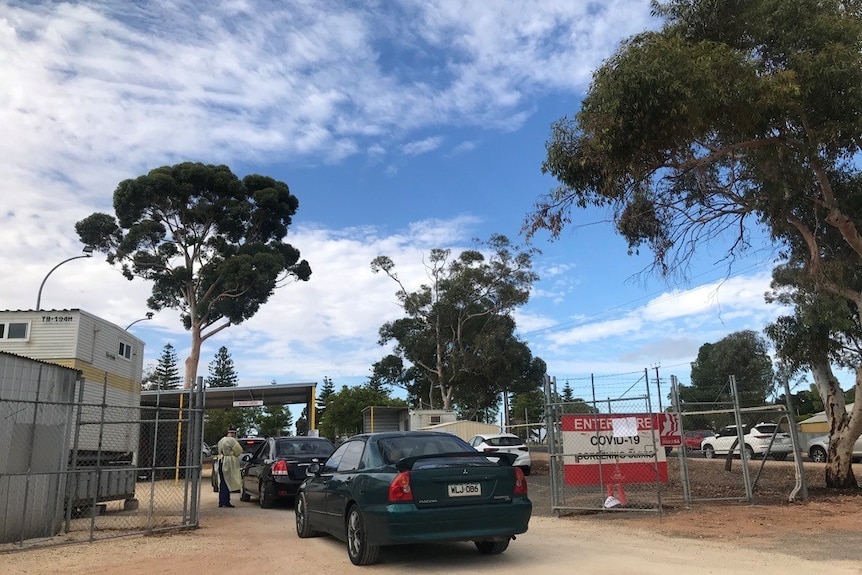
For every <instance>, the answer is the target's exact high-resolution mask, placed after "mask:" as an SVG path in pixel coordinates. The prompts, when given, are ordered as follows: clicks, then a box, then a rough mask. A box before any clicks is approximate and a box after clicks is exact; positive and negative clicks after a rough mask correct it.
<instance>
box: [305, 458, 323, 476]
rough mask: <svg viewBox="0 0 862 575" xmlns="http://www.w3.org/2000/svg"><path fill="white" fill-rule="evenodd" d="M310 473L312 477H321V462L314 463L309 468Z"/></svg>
mask: <svg viewBox="0 0 862 575" xmlns="http://www.w3.org/2000/svg"><path fill="white" fill-rule="evenodd" d="M308 472H309V473H311V474H312V475H320V462H319V461H313V462H311V463H310V464H309V466H308Z"/></svg>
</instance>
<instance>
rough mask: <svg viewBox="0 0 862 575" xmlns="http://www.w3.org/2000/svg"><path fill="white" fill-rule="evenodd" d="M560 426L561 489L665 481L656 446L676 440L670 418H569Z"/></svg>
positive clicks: (675, 423)
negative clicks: (564, 484) (566, 486)
mask: <svg viewBox="0 0 862 575" xmlns="http://www.w3.org/2000/svg"><path fill="white" fill-rule="evenodd" d="M561 424H562V428H561V430H562V436H563V472H564V480H565V483H566V484H567V485H606V484H608V483H616V484H624V483H655V482H656V481H661V482H666V481H667V460H666V459H665V451H664V449H663V448H662V446H663V445H679V443H680V441H681V437H680V436H679V422H678V420H676V416H675V415H673V414H664V413H659V414H645V413H635V414H609V415H602V414H571V415H563V417H562V421H561ZM674 429H675V430H676V432H675V433H674ZM665 441H667V443H665ZM674 441H675V442H676V443H673V442H674Z"/></svg>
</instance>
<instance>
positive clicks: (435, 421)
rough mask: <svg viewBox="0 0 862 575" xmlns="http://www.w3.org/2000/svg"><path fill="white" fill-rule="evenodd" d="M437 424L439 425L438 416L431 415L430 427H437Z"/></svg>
mask: <svg viewBox="0 0 862 575" xmlns="http://www.w3.org/2000/svg"><path fill="white" fill-rule="evenodd" d="M438 423H440V416H439V415H432V416H431V425H437V424H438Z"/></svg>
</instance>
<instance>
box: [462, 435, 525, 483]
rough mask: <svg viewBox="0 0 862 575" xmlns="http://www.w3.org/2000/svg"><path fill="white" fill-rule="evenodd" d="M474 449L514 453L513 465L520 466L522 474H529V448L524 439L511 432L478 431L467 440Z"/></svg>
mask: <svg viewBox="0 0 862 575" xmlns="http://www.w3.org/2000/svg"><path fill="white" fill-rule="evenodd" d="M468 443H469V444H470V445H472V446H473V447H474V448H475V449H476V451H497V452H500V451H502V452H505V453H514V454H515V455H517V456H518V458H517V459H516V460H515V463H513V464H512V465H513V466H514V467H520V468H521V471H523V472H524V475H529V474H530V469H531V468H532V461H531V460H530V448H529V447H527V446H526V445H524V440H523V439H521V438H520V437H518V436H517V435H514V434H512V433H480V434H479V435H476V436H474V437H473V438H471V439H470V441H468Z"/></svg>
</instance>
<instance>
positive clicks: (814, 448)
mask: <svg viewBox="0 0 862 575" xmlns="http://www.w3.org/2000/svg"><path fill="white" fill-rule="evenodd" d="M828 453H829V435H828V434H827V435H821V436H819V437H814V438H812V439H810V440H809V441H808V457H810V458H811V461H816V462H817V463H825V462H826V457H827V454H828ZM853 459H854V460H855V461H858V460H860V459H862V437H859V438H858V439H856V443H854V444H853Z"/></svg>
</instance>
